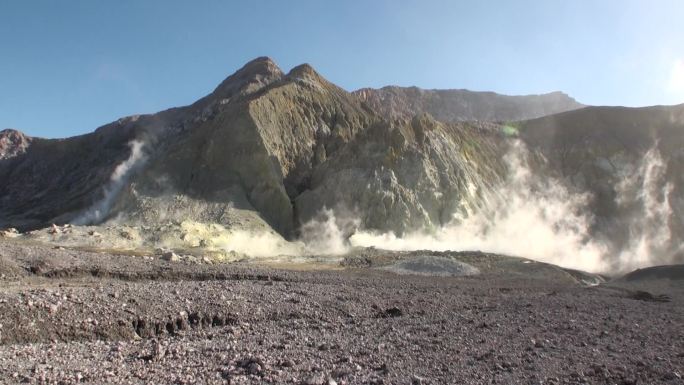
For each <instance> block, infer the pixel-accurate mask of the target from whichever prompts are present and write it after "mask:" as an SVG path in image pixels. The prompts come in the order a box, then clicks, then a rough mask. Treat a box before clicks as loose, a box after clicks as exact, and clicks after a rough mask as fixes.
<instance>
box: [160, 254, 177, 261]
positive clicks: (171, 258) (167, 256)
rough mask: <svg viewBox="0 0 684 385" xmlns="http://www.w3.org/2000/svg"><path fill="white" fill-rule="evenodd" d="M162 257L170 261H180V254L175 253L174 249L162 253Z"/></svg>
mask: <svg viewBox="0 0 684 385" xmlns="http://www.w3.org/2000/svg"><path fill="white" fill-rule="evenodd" d="M161 258H162V259H163V260H165V261H169V262H178V261H180V257H179V256H178V254H176V253H174V252H173V251H167V252H166V253H164V254H162V256H161Z"/></svg>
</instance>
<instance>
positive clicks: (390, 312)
mask: <svg viewBox="0 0 684 385" xmlns="http://www.w3.org/2000/svg"><path fill="white" fill-rule="evenodd" d="M402 315H404V312H403V311H402V310H401V309H399V308H398V307H391V308H389V309H385V311H384V312H383V313H382V316H383V317H392V318H393V317H401V316H402Z"/></svg>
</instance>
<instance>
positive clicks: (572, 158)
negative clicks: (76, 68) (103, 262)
mask: <svg viewBox="0 0 684 385" xmlns="http://www.w3.org/2000/svg"><path fill="white" fill-rule="evenodd" d="M383 90H384V91H382V90H381V91H382V92H386V93H392V94H396V95H399V96H396V97H395V96H392V97H385V96H382V97H380V96H378V95H381V93H380V91H372V90H366V91H363V92H357V93H356V94H352V93H349V92H346V91H344V90H343V89H341V88H339V87H337V86H336V85H334V84H332V83H330V82H328V81H327V80H326V79H324V78H322V77H321V76H320V75H319V74H318V73H317V72H316V71H315V70H314V69H313V68H311V67H310V66H308V65H301V66H298V67H295V68H293V69H292V70H291V71H290V72H289V73H284V72H283V71H282V70H281V69H280V68H278V66H277V65H276V64H275V63H274V62H273V61H271V60H270V59H268V58H258V59H256V60H254V61H252V62H249V63H247V64H246V65H245V66H244V67H243V68H241V69H240V70H238V71H237V72H236V73H235V74H233V75H231V76H230V77H228V78H227V79H226V80H225V81H223V82H222V83H221V84H220V85H219V86H218V87H217V88H216V89H215V90H214V91H213V92H211V93H210V94H209V95H207V96H206V97H204V98H202V99H200V100H198V101H197V102H195V103H194V104H192V105H189V106H186V107H181V108H174V109H169V110H166V111H162V112H159V113H157V114H152V115H141V116H134V117H128V118H123V119H120V120H118V121H116V122H113V123H111V124H108V125H105V126H103V127H100V128H98V129H97V130H96V131H95V132H93V133H91V134H87V135H82V136H78V137H74V138H67V139H40V138H28V137H26V136H24V135H22V134H20V133H18V132H16V131H3V132H2V134H1V136H0V144H1V146H0V150H1V151H2V152H1V154H3V155H2V158H0V181H1V182H2V183H0V228H4V227H19V228H20V229H21V230H26V229H33V228H40V227H46V226H49V225H51V224H52V223H57V224H64V223H73V224H78V225H88V224H102V223H106V224H107V225H112V224H119V225H121V226H128V227H125V228H124V227H120V228H116V227H112V229H113V230H107V231H106V232H104V231H100V233H103V232H104V233H105V235H107V236H109V234H113V233H117V232H118V233H121V234H123V233H126V234H128V235H126V236H125V237H124V238H122V244H126V245H128V246H131V245H135V242H134V241H135V240H136V239H146V240H149V242H152V243H154V242H161V241H162V240H163V239H164V237H168V236H169V235H168V234H171V233H172V234H175V235H178V237H179V238H182V239H183V242H184V243H183V245H184V247H204V246H206V245H207V244H209V243H211V239H208V238H212V239H214V238H221V239H224V240H223V241H221V242H222V244H223V243H225V242H228V241H225V239H234V236H235V234H232V233H231V231H234V230H235V231H238V230H240V231H244V232H246V233H252V234H260V233H263V234H270V235H269V237H270V238H269V239H270V241H269V242H271V241H272V242H274V244H281V243H282V242H284V241H285V239H293V238H298V237H302V238H306V237H307V236H310V234H309V235H307V234H306V233H307V232H311V231H313V232H314V233H316V232H319V233H320V232H324V233H325V232H330V231H332V230H334V231H335V232H337V233H336V236H337V237H339V238H346V237H348V236H349V235H351V234H352V233H354V232H355V231H356V230H357V229H364V230H370V231H375V232H380V233H382V232H387V233H391V234H394V235H400V236H401V235H405V234H411V233H415V232H416V231H421V232H428V233H435V232H437V231H439V230H440V229H443V228H444V227H447V226H453V225H454V222H458V221H455V220H454V218H455V217H458V218H461V219H464V218H465V219H468V218H473V217H477V216H478V215H480V216H482V215H483V214H481V213H482V212H485V213H487V212H488V211H487V209H490V210H498V209H507V208H510V206H511V205H513V203H514V202H518V203H520V202H523V203H525V202H532V203H534V204H536V206H534V210H537V211H540V212H541V214H542V215H546V214H544V211H551V212H552V211H553V209H554V204H555V203H557V202H558V201H563V200H569V201H574V200H575V199H574V198H572V197H573V196H579V195H583V194H584V195H587V200H588V204H587V205H584V206H579V205H578V206H572V207H570V208H569V209H568V208H566V211H564V212H561V214H556V216H557V217H558V218H556V220H555V221H551V222H549V223H544V225H545V226H547V227H548V229H546V230H548V231H550V232H555V231H556V230H557V228H558V227H559V226H560V227H572V226H568V225H567V224H566V223H564V222H572V221H565V220H564V218H563V216H564V215H568V216H573V215H575V214H576V213H574V212H573V211H582V214H583V215H585V216H586V217H587V221H588V222H589V227H590V228H589V230H587V231H579V230H577V231H575V230H574V229H572V228H571V229H570V230H571V231H575V232H577V234H576V235H573V237H574V238H573V242H574V243H573V245H578V244H581V243H586V242H588V241H589V240H591V239H593V238H596V239H599V240H600V241H601V242H605V243H607V244H608V245H609V249H610V252H611V255H612V256H613V257H615V256H619V255H620V254H621V253H622V252H623V251H624V250H626V249H629V250H646V251H647V253H646V254H649V255H651V254H654V255H658V256H659V258H663V259H662V260H661V259H659V260H658V261H661V262H670V261H672V258H675V257H674V256H676V255H682V254H677V253H676V251H677V249H678V248H679V247H680V245H681V241H682V240H681V235H680V234H682V233H684V231H682V229H683V226H682V218H683V216H684V214H683V213H684V203H683V202H684V198H683V197H684V187H683V183H684V182H683V180H682V175H683V173H682V170H683V168H682V167H684V166H683V165H682V159H683V158H682V157H683V155H682V154H683V153H682V151H681V148H683V145H684V143H682V141H683V139H682V138H684V135H682V132H683V130H684V116H683V113H682V110H683V109H684V107H682V106H675V107H653V108H645V109H628V108H609V107H588V108H581V109H576V108H579V107H581V105H579V104H577V103H576V102H575V101H574V100H572V99H570V98H568V97H566V96H564V95H561V94H553V95H545V96H536V97H505V96H501V95H495V94H480V93H467V92H461V91H444V92H442V91H439V92H438V91H420V90H406V89H399V88H391V89H383ZM413 94H417V95H419V96H420V97H414V96H415V95H413ZM412 95H413V96H412ZM459 95H460V96H459ZM464 95H465V96H464ZM452 99H454V100H457V101H458V100H460V101H463V103H465V104H463V103H462V106H461V107H458V108H456V107H453V106H457V105H458V104H453V103H452V102H451V101H450V100H452ZM378 100H385V101H387V100H390V101H391V103H390V104H388V105H384V104H382V103H380V102H377V103H376V101H378ZM392 100H393V101H392ZM435 100H438V101H435ZM378 103H380V104H378ZM450 103H451V104H450ZM459 103H461V102H459ZM388 108H389V109H388ZM571 109H575V110H573V111H567V112H563V113H560V114H556V115H551V116H546V117H542V118H538V119H533V120H529V121H521V122H516V123H496V122H485V121H480V122H463V121H460V120H463V119H474V120H497V121H498V120H516V119H521V118H528V117H533V116H538V115H544V114H547V113H551V112H557V111H563V110H571ZM449 111H451V112H449ZM521 143H522V144H521ZM524 147H527V148H528V149H529V153H527V152H524V153H522V154H517V155H518V157H522V158H523V162H522V163H524V165H525V166H524V167H523V168H524V170H520V168H521V166H520V165H519V164H517V163H518V162H517V161H516V158H515V157H510V156H508V155H505V154H509V153H510V152H511V151H512V149H516V148H524ZM521 171H522V172H523V174H525V173H527V174H530V175H531V177H527V178H528V179H530V180H536V181H542V182H543V181H553V184H554V185H555V184H559V185H562V186H563V188H564V189H568V190H569V192H567V193H565V194H561V195H559V196H556V197H555V201H549V200H548V199H547V198H549V196H548V194H547V190H550V191H552V192H553V191H555V190H554V189H550V188H549V187H550V186H551V184H550V183H546V184H544V183H536V182H535V183H528V182H526V183H525V184H520V183H519V181H515V180H512V179H511V178H512V176H513V177H516V176H519V175H518V174H520V173H521ZM514 182H515V183H514ZM512 188H515V189H518V190H520V189H523V190H528V191H526V192H525V193H524V194H520V191H512V190H511V189H512ZM570 198H572V199H570ZM507 206H508V207H507ZM521 208H522V211H521V212H523V213H524V212H526V210H527V211H529V210H528V207H525V206H521ZM330 212H332V213H333V214H334V218H332V223H331V216H330V215H328V214H327V213H330ZM478 213H480V214H478ZM485 216H488V217H487V218H484V222H486V221H487V220H489V221H490V222H491V221H492V220H494V219H496V220H499V219H502V218H501V217H500V216H499V215H498V214H497V213H496V212H491V211H490V212H488V214H486V215H485ZM504 219H505V218H504ZM508 219H511V218H508ZM513 219H516V218H513ZM642 219H643V220H645V221H646V222H647V226H640V225H639V223H640V222H639V220H642ZM312 220H318V222H317V224H314V225H310V223H311V221H312ZM508 222H509V223H511V224H512V226H514V227H519V225H516V223H522V222H518V221H516V220H513V221H510V220H509V221H508ZM572 224H573V223H570V225H572ZM456 225H458V223H456ZM494 225H495V224H494ZM307 226H308V227H307ZM644 228H646V229H648V231H643V229H644ZM130 229H133V230H130ZM129 230H130V231H129ZM304 230H306V231H304ZM71 231H72V230H68V231H66V233H70V232H71ZM86 231H88V232H89V233H95V232H97V231H95V230H90V229H88V230H86ZM479 231H481V233H482V234H476V235H477V236H487V234H488V233H489V234H491V231H490V229H489V228H487V227H485V228H479ZM73 232H74V233H75V234H81V233H85V231H73ZM47 233H48V236H49V237H53V238H54V237H56V236H61V235H63V234H62V233H64V232H62V230H59V229H57V230H54V229H51V230H48V231H47ZM134 233H135V234H138V233H140V234H138V235H135V234H134ZM229 233H231V234H229ZM450 234H451V233H450ZM453 234H456V235H453ZM453 234H451V235H449V234H447V235H448V236H449V237H451V238H459V237H460V238H463V237H468V236H471V235H473V234H472V233H463V231H460V232H456V233H453ZM502 234H503V237H504V238H506V237H507V238H510V237H511V235H510V234H511V233H510V232H503V233H502ZM516 234H517V233H516ZM552 235H553V234H552ZM545 236H546V235H545ZM207 237H208V238H207ZM231 237H232V238H231ZM516 237H517V235H516ZM79 239H80V238H79ZM246 239H247V240H246V241H245V242H248V243H260V242H263V239H265V238H249V237H248V238H246ZM259 240H261V241H259ZM305 240H306V239H305ZM129 241H131V242H129ZM531 241H534V240H531ZM553 241H554V240H549V242H553ZM88 242H91V241H88ZM145 242H148V241H145ZM230 242H234V241H233V240H231V241H230ZM535 242H536V241H535ZM70 244H71V243H70ZM88 244H89V245H90V243H88ZM203 245H204V246H203ZM485 246H487V245H485ZM580 246H581V245H580ZM131 247H133V246H131ZM297 247H298V246H297ZM419 247H422V246H419ZM449 247H451V246H448V245H447V246H444V247H443V248H442V249H448V248H449ZM478 247H479V245H478ZM482 247H484V246H482ZM514 252H515V253H524V252H525V250H522V249H521V250H520V251H519V252H518V251H517V250H515V251H514ZM566 252H568V251H566ZM632 254H633V255H645V254H644V253H632ZM632 254H630V255H632ZM615 258H616V260H619V258H617V257H615ZM629 258H632V259H634V258H637V257H629ZM639 258H641V257H639ZM649 258H650V257H649ZM667 258H670V260H667ZM675 259H676V258H675ZM632 262H634V264H636V265H644V264H645V263H648V262H649V261H648V260H643V261H641V260H636V261H632Z"/></svg>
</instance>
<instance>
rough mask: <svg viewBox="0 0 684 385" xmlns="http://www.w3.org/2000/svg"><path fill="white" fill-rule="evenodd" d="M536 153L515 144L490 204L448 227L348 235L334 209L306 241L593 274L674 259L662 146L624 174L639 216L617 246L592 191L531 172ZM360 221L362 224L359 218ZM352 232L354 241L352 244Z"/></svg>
mask: <svg viewBox="0 0 684 385" xmlns="http://www.w3.org/2000/svg"><path fill="white" fill-rule="evenodd" d="M529 159H530V153H529V152H528V150H527V149H526V147H525V146H524V145H523V144H522V142H520V141H515V142H514V143H513V144H512V146H511V150H510V151H509V152H508V154H507V155H506V156H505V161H506V163H507V164H508V169H509V174H508V180H507V181H506V183H503V184H501V185H500V186H499V187H498V188H497V189H495V190H494V191H491V192H489V194H488V196H486V197H484V199H483V200H482V201H483V202H484V203H483V207H479V208H476V209H475V211H474V212H466V213H459V214H457V215H455V216H454V218H453V220H452V221H451V222H450V223H449V224H448V225H446V226H443V227H441V228H439V229H437V230H434V231H432V232H414V233H410V234H406V235H404V236H402V237H398V236H396V235H395V234H394V233H377V232H372V231H359V232H356V233H354V234H353V235H351V237H348V235H346V234H347V233H348V230H347V232H345V231H343V230H341V229H340V227H339V224H340V223H349V220H344V221H339V220H336V218H335V215H334V214H333V213H332V212H331V211H326V212H325V213H324V216H323V217H324V220H322V221H318V222H311V223H308V224H307V225H305V226H304V228H303V230H304V231H303V234H304V236H303V238H302V239H303V240H304V242H305V243H306V244H307V245H316V246H315V247H313V250H320V249H324V250H328V251H329V252H328V253H329V254H342V253H344V252H346V251H348V250H349V248H350V247H351V246H361V247H377V248H380V249H387V250H435V251H446V250H454V251H460V250H480V251H485V252H492V253H500V254H506V255H515V256H521V257H527V258H531V259H535V260H538V261H542V262H548V263H553V264H557V265H560V266H564V267H568V268H576V269H581V270H586V271H593V272H613V273H616V272H624V271H627V270H632V269H635V268H639V267H644V266H650V265H653V264H663V263H669V262H670V257H671V255H672V250H671V248H672V245H671V235H672V234H671V231H670V218H671V217H672V215H673V211H672V208H671V204H670V194H671V192H672V190H673V186H672V185H671V184H670V183H666V182H665V181H666V179H665V172H666V165H665V163H664V162H663V160H662V158H661V156H660V154H659V152H658V150H657V148H656V147H654V148H653V149H651V150H650V151H648V153H647V154H646V156H645V157H644V158H643V160H642V161H641V162H640V164H638V165H635V166H632V167H631V168H630V167H626V168H625V169H624V170H623V173H622V174H620V175H618V178H620V179H621V181H622V182H621V183H619V185H618V188H617V190H618V198H617V202H616V203H617V204H618V205H621V206H628V207H629V208H630V212H631V213H632V214H631V215H630V216H629V217H628V218H626V219H625V218H623V219H622V221H623V223H622V224H621V225H625V223H624V221H627V224H626V225H627V226H628V227H629V232H630V234H629V235H630V237H629V239H630V241H629V242H628V245H627V247H623V248H622V249H621V250H617V251H615V248H614V247H613V245H612V244H611V243H609V242H605V241H602V240H601V239H600V238H599V237H597V236H596V235H595V234H592V232H591V226H592V224H593V222H594V218H593V217H592V215H591V213H590V211H589V202H590V199H591V196H590V195H588V194H579V193H573V192H571V191H570V190H568V188H566V187H565V186H564V185H563V184H562V183H561V182H560V181H559V180H555V179H553V178H549V177H546V178H542V177H540V176H539V175H538V174H535V173H533V172H532V171H531V169H530V165H529V163H528V160H529ZM356 223H357V224H358V222H356ZM347 237H348V242H345V240H346V238H347Z"/></svg>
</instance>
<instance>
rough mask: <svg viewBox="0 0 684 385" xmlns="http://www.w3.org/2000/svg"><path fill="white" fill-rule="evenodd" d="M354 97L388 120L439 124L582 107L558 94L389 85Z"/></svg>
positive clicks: (523, 116) (521, 116) (529, 115)
mask: <svg viewBox="0 0 684 385" xmlns="http://www.w3.org/2000/svg"><path fill="white" fill-rule="evenodd" d="M354 94H355V95H356V96H358V97H359V98H360V99H361V100H363V101H364V102H365V103H367V104H368V105H369V106H370V107H371V108H372V109H374V110H376V111H378V112H379V113H381V114H382V115H383V116H385V117H388V118H403V119H410V118H411V117H413V116H414V115H415V114H418V113H421V112H426V113H429V114H430V115H432V116H434V117H435V119H437V120H440V121H443V122H459V121H472V120H483V121H512V120H526V119H532V118H538V117H541V116H546V115H552V114H555V113H559V112H564V111H569V110H575V109H578V108H582V107H584V105H582V104H580V103H578V102H577V101H575V99H573V98H571V97H569V96H568V95H566V94H564V93H562V92H552V93H549V94H543V95H525V96H508V95H500V94H496V93H494V92H475V91H468V90H424V89H420V88H418V87H396V86H389V87H384V88H380V89H372V88H364V89H360V90H358V91H355V92H354Z"/></svg>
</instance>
